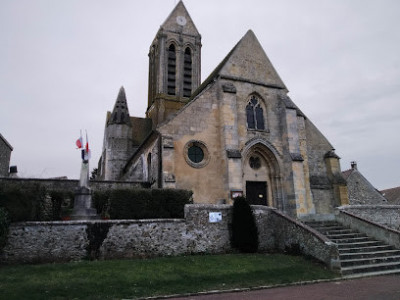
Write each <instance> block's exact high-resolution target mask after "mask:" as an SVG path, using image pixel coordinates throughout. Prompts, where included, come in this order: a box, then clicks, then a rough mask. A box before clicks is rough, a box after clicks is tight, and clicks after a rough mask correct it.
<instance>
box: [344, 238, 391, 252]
mask: <svg viewBox="0 0 400 300" xmlns="http://www.w3.org/2000/svg"><path fill="white" fill-rule="evenodd" d="M383 245H385V243H383V242H381V241H375V240H368V241H359V242H349V243H339V244H338V248H339V251H340V250H342V249H349V248H363V247H371V246H383Z"/></svg>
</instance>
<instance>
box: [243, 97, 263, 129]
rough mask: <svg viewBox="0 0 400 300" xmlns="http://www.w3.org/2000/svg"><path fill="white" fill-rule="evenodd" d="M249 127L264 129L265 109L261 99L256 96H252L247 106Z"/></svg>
mask: <svg viewBox="0 0 400 300" xmlns="http://www.w3.org/2000/svg"><path fill="white" fill-rule="evenodd" d="M246 115H247V128H250V129H259V130H264V129H265V125H264V111H263V108H262V107H261V105H260V100H259V99H258V98H257V97H256V96H251V98H250V101H249V102H248V103H247V106H246Z"/></svg>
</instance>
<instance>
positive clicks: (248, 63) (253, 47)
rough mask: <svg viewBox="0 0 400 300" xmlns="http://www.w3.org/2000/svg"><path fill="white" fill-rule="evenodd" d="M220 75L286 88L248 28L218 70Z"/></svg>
mask: <svg viewBox="0 0 400 300" xmlns="http://www.w3.org/2000/svg"><path fill="white" fill-rule="evenodd" d="M219 75H220V76H221V77H226V78H229V79H234V80H239V81H248V82H253V83H256V84H260V85H265V86H269V87H276V88H280V89H286V86H285V84H284V83H283V81H282V80H281V78H280V77H279V75H278V73H277V72H276V70H275V68H274V67H273V65H272V63H271V62H270V60H269V58H268V57H267V55H266V54H265V52H264V49H263V48H262V46H261V44H260V42H259V41H258V39H257V37H256V36H255V34H254V33H253V31H251V30H249V31H248V32H247V33H246V34H245V36H244V37H243V38H242V39H241V40H240V41H239V43H238V44H237V45H236V46H235V48H234V49H233V51H232V52H231V53H230V56H229V58H228V59H227V60H226V62H225V64H224V66H222V68H221V70H220V71H219Z"/></svg>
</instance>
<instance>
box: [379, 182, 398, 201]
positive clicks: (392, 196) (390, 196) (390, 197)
mask: <svg viewBox="0 0 400 300" xmlns="http://www.w3.org/2000/svg"><path fill="white" fill-rule="evenodd" d="M381 193H382V195H383V196H384V197H385V198H386V199H387V201H388V204H392V205H400V186H398V187H395V188H391V189H386V190H382V191H381Z"/></svg>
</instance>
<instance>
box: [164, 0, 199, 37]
mask: <svg viewBox="0 0 400 300" xmlns="http://www.w3.org/2000/svg"><path fill="white" fill-rule="evenodd" d="M161 29H163V30H167V31H172V32H181V33H182V34H186V35H193V36H197V35H199V32H198V30H197V28H196V26H195V25H194V23H193V20H192V18H191V17H190V15H189V13H188V11H187V9H186V7H185V5H184V4H183V2H182V1H179V3H178V4H177V5H176V6H175V8H174V10H173V11H172V12H171V14H170V15H169V16H168V18H167V19H166V20H165V21H164V23H163V24H162V25H161Z"/></svg>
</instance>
